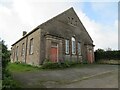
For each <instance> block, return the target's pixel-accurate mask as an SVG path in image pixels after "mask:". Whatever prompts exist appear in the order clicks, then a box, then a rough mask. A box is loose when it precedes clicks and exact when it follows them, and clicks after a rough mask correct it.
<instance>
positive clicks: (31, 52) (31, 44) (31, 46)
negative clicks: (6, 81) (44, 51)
mask: <svg viewBox="0 0 120 90" xmlns="http://www.w3.org/2000/svg"><path fill="white" fill-rule="evenodd" d="M29 53H30V54H33V38H32V39H30V52H29Z"/></svg>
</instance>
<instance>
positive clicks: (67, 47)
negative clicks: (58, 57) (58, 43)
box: [65, 39, 70, 54]
mask: <svg viewBox="0 0 120 90" xmlns="http://www.w3.org/2000/svg"><path fill="white" fill-rule="evenodd" d="M69 43H70V42H69V40H67V39H66V40H65V53H66V54H69Z"/></svg>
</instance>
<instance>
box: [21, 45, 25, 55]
mask: <svg viewBox="0 0 120 90" xmlns="http://www.w3.org/2000/svg"><path fill="white" fill-rule="evenodd" d="M21 55H22V56H24V55H25V44H24V43H23V44H22V54H21Z"/></svg>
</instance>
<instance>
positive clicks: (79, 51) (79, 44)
mask: <svg viewBox="0 0 120 90" xmlns="http://www.w3.org/2000/svg"><path fill="white" fill-rule="evenodd" d="M78 55H81V43H80V42H78Z"/></svg>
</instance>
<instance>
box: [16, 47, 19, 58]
mask: <svg viewBox="0 0 120 90" xmlns="http://www.w3.org/2000/svg"><path fill="white" fill-rule="evenodd" d="M18 49H19V46H17V48H16V57H18Z"/></svg>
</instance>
